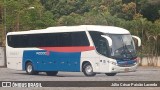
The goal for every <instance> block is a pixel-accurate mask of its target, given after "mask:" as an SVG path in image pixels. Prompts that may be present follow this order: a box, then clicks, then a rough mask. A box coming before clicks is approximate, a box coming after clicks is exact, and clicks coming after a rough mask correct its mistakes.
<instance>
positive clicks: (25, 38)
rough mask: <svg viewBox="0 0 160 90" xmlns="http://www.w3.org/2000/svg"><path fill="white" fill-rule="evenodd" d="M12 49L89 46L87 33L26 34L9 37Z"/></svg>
mask: <svg viewBox="0 0 160 90" xmlns="http://www.w3.org/2000/svg"><path fill="white" fill-rule="evenodd" d="M7 39H8V45H9V46H11V47H15V48H18V47H65V46H89V41H88V38H87V36H86V33H85V32H66V33H45V34H25V35H9V36H7Z"/></svg>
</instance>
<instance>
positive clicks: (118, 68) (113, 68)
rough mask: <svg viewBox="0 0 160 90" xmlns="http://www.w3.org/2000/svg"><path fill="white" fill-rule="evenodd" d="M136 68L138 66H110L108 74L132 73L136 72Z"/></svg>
mask: <svg viewBox="0 0 160 90" xmlns="http://www.w3.org/2000/svg"><path fill="white" fill-rule="evenodd" d="M137 67H138V64H135V65H133V66H130V67H121V66H117V65H112V66H111V67H110V73H123V72H124V73H125V72H134V71H136V69H137Z"/></svg>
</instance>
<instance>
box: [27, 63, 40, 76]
mask: <svg viewBox="0 0 160 90" xmlns="http://www.w3.org/2000/svg"><path fill="white" fill-rule="evenodd" d="M26 72H27V74H29V75H36V74H38V72H37V71H34V67H33V64H32V63H31V62H28V63H27V64H26Z"/></svg>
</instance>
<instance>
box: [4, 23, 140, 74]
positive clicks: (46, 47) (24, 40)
mask: <svg viewBox="0 0 160 90" xmlns="http://www.w3.org/2000/svg"><path fill="white" fill-rule="evenodd" d="M6 38H7V39H6V55H7V67H8V68H11V69H16V70H25V71H26V72H27V73H28V74H29V75H33V74H38V73H39V72H46V74H47V75H57V73H58V71H68V72H83V73H84V75H85V76H95V75H96V74H97V73H98V74H99V73H105V74H106V75H108V76H114V75H116V74H117V73H120V72H132V71H135V70H136V68H137V66H138V63H137V55H136V50H135V44H134V40H133V38H135V39H137V41H138V46H140V45H141V40H140V38H138V37H137V36H132V35H130V32H129V31H128V30H125V29H122V28H119V27H114V26H99V25H80V26H58V27H49V28H46V29H42V30H30V31H20V32H9V33H8V34H7V36H6Z"/></svg>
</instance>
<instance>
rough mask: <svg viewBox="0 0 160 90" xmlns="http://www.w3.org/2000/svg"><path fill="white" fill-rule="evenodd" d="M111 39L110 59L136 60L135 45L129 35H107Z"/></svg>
mask: <svg viewBox="0 0 160 90" xmlns="http://www.w3.org/2000/svg"><path fill="white" fill-rule="evenodd" d="M109 37H110V38H111V39H112V47H111V57H113V58H116V59H134V58H136V50H135V45H134V42H133V40H132V37H131V35H129V34H109Z"/></svg>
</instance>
